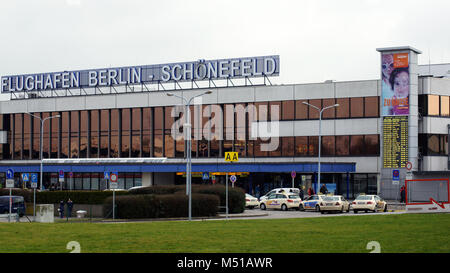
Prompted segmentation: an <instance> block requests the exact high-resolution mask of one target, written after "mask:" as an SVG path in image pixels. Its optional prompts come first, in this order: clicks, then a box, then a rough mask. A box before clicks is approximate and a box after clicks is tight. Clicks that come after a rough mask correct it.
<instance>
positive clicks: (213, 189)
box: [130, 184, 245, 213]
mask: <svg viewBox="0 0 450 273" xmlns="http://www.w3.org/2000/svg"><path fill="white" fill-rule="evenodd" d="M130 193H131V194H156V195H158V194H185V193H186V186H184V185H178V186H150V187H143V188H139V189H135V190H131V191H130ZM194 193H200V194H214V195H217V196H219V199H220V206H223V207H224V206H225V204H226V200H225V199H226V187H225V186H224V185H195V184H193V185H192V194H194ZM228 208H229V213H242V212H244V210H245V192H244V190H243V189H241V188H238V187H236V188H232V187H231V186H230V187H228Z"/></svg>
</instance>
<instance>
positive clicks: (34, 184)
mask: <svg viewBox="0 0 450 273" xmlns="http://www.w3.org/2000/svg"><path fill="white" fill-rule="evenodd" d="M30 178H31V188H33V189H36V188H37V182H38V175H37V173H32V174H31V175H30Z"/></svg>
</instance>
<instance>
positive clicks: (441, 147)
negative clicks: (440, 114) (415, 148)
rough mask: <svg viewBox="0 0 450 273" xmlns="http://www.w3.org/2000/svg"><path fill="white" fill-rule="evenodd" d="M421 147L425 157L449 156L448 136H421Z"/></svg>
mask: <svg viewBox="0 0 450 273" xmlns="http://www.w3.org/2000/svg"><path fill="white" fill-rule="evenodd" d="M419 147H420V148H421V151H422V154H423V155H424V156H433V155H438V156H443V155H448V135H438V134H419Z"/></svg>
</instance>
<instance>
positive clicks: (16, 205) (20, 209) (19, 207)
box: [0, 195, 25, 217]
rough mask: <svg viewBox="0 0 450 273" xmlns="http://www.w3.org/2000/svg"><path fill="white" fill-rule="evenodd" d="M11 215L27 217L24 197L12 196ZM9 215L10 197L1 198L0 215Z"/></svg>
mask: <svg viewBox="0 0 450 273" xmlns="http://www.w3.org/2000/svg"><path fill="white" fill-rule="evenodd" d="M11 198H12V208H11V213H17V214H19V216H20V217H22V216H24V215H25V200H24V199H23V197H22V196H11ZM4 213H9V195H6V196H0V214H4Z"/></svg>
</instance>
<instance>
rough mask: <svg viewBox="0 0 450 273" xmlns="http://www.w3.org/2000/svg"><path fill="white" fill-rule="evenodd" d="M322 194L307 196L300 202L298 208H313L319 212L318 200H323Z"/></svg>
mask: <svg viewBox="0 0 450 273" xmlns="http://www.w3.org/2000/svg"><path fill="white" fill-rule="evenodd" d="M324 197H325V195H323V194H314V195H311V196H308V197H306V198H305V200H303V201H302V202H301V203H300V210H302V211H303V210H314V211H317V212H320V202H323V198H324Z"/></svg>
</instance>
